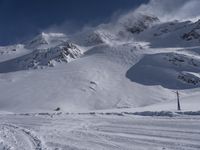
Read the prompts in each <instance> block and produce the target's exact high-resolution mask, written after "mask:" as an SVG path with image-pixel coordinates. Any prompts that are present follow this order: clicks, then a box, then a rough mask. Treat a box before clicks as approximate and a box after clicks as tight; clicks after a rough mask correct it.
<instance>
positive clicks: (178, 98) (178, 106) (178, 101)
mask: <svg viewBox="0 0 200 150" xmlns="http://www.w3.org/2000/svg"><path fill="white" fill-rule="evenodd" d="M176 95H177V109H178V110H181V106H180V95H179V92H178V91H176Z"/></svg>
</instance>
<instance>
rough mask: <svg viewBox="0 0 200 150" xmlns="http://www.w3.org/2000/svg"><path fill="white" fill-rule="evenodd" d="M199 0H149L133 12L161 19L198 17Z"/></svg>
mask: <svg viewBox="0 0 200 150" xmlns="http://www.w3.org/2000/svg"><path fill="white" fill-rule="evenodd" d="M199 7H200V0H150V2H149V3H148V4H144V5H141V6H140V7H139V8H138V9H137V10H134V11H133V12H132V13H134V12H142V13H146V14H152V15H155V16H157V17H159V18H160V20H161V21H169V20H181V21H184V20H194V19H198V18H199V17H200V8H199Z"/></svg>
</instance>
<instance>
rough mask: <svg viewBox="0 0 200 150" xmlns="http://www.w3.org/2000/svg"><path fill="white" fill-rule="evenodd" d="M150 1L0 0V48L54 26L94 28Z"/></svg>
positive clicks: (24, 39) (71, 28) (71, 29)
mask: <svg viewBox="0 0 200 150" xmlns="http://www.w3.org/2000/svg"><path fill="white" fill-rule="evenodd" d="M148 1H149V0H0V45H8V44H14V43H17V42H22V41H26V40H28V39H29V38H31V37H32V36H34V35H36V34H38V33H40V32H42V31H44V30H47V29H51V28H54V27H60V28H64V29H65V28H66V30H68V31H71V32H73V31H75V30H78V29H80V28H82V27H84V26H85V25H91V26H95V25H97V24H100V23H102V22H105V23H106V22H107V21H109V19H110V18H111V17H112V16H114V15H115V14H118V13H124V12H128V11H130V10H133V9H135V8H137V7H139V6H140V5H141V4H145V3H147V2H148Z"/></svg>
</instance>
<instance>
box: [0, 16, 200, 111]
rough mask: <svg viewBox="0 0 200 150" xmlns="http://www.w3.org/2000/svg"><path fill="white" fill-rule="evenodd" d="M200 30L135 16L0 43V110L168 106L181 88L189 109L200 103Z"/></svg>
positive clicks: (196, 25)
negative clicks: (74, 30)
mask: <svg viewBox="0 0 200 150" xmlns="http://www.w3.org/2000/svg"><path fill="white" fill-rule="evenodd" d="M199 30H200V21H197V22H195V23H194V22H190V21H187V22H179V21H173V22H160V21H159V18H157V17H155V16H149V15H142V14H137V15H134V16H132V17H130V16H129V17H126V16H125V17H123V18H121V19H119V20H118V21H116V23H115V24H104V25H100V26H98V27H95V28H90V29H86V30H83V31H82V32H79V33H76V34H74V35H65V34H63V33H42V34H40V35H38V36H37V37H35V38H33V39H32V40H31V41H27V42H25V43H23V44H17V45H12V46H4V47H0V59H1V60H0V91H1V97H0V109H1V110H2V111H11V112H27V111H29V112H30V111H31V112H33V111H53V110H54V109H55V108H58V107H59V108H60V109H61V110H63V111H82V110H99V109H115V108H136V107H139V108H142V107H143V108H145V107H144V106H146V107H148V106H149V107H150V106H153V105H158V104H160V108H163V109H166V108H165V105H162V104H166V103H171V102H172V103H174V104H175V102H176V101H175V98H176V97H175V94H174V92H173V90H179V91H180V93H181V99H182V103H183V107H184V109H186V110H187V109H191V108H192V109H193V110H195V109H198V105H196V104H197V103H198V104H199V103H200V101H199V100H198V97H199V96H200V92H199V89H200V47H199V46H200V32H199ZM72 60H73V61H72ZM191 99H192V101H191ZM173 101H174V102H173ZM190 101H191V103H190ZM184 104H185V105H184ZM167 109H170V110H171V109H176V106H175V105H170V107H168V108H167Z"/></svg>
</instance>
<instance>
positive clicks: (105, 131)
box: [0, 113, 200, 150]
mask: <svg viewBox="0 0 200 150" xmlns="http://www.w3.org/2000/svg"><path fill="white" fill-rule="evenodd" d="M0 120H1V123H0V149H1V150H5V149H6V150H7V149H16V150H23V149H25V150H31V149H35V150H43V149H55V150H59V149H64V150H83V149H91V150H103V149H109V150H112V149H113V150H117V149H119V150H128V149H130V150H142V149H145V150H147V149H149V150H169V149H176V150H195V149H196V150H198V149H200V143H199V140H200V126H199V124H200V117H199V116H184V115H181V116H175V117H142V116H135V115H131V114H129V115H128V114H123V115H120V114H109V113H107V114H93V113H91V114H56V115H51V114H21V115H20V114H19V115H16V114H10V115H8V114H7V115H3V114H2V115H0Z"/></svg>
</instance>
